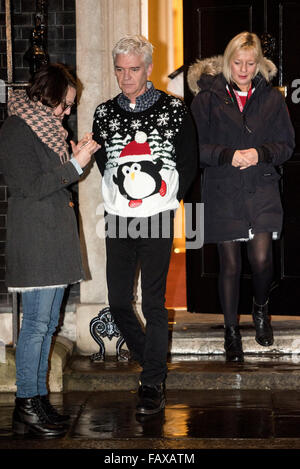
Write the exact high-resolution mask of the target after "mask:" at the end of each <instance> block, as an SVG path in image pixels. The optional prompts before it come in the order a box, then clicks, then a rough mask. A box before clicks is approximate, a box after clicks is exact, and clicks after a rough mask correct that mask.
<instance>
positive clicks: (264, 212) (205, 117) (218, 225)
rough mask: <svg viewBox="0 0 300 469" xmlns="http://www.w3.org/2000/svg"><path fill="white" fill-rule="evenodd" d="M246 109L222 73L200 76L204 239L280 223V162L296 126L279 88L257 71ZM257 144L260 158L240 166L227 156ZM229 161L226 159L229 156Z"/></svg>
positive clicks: (244, 234)
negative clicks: (230, 92) (230, 88)
mask: <svg viewBox="0 0 300 469" xmlns="http://www.w3.org/2000/svg"><path fill="white" fill-rule="evenodd" d="M254 84H255V91H254V93H253V95H252V96H251V97H250V99H249V100H248V101H247V103H246V105H245V107H244V110H243V112H240V110H239V108H238V106H237V103H236V102H234V101H232V100H231V98H230V95H229V94H228V92H227V91H226V80H225V78H224V76H223V74H221V73H218V74H216V75H215V76H213V75H205V74H204V75H202V76H201V79H200V81H198V86H199V88H200V92H199V93H198V94H197V96H196V97H195V98H194V100H193V102H192V107H191V108H192V113H193V115H194V119H195V122H196V125H197V129H198V137H199V151H200V164H201V167H203V168H205V169H204V179H203V189H202V195H203V200H202V201H203V202H204V216H205V219H204V233H205V234H204V237H205V242H206V243H210V242H213V243H215V242H221V241H228V240H235V239H241V238H246V239H248V238H249V229H251V230H252V233H259V232H275V233H277V234H278V236H279V235H280V232H281V228H282V206H281V201H280V193H279V184H278V181H279V179H280V176H279V174H278V171H277V170H276V166H279V165H281V164H282V163H284V162H285V161H286V160H287V159H289V158H290V157H291V155H292V152H293V148H294V130H293V127H292V125H291V121H290V118H289V114H288V110H287V106H286V104H285V101H284V98H283V96H282V95H281V93H280V92H279V91H278V90H277V89H275V88H273V87H272V86H271V85H269V84H268V83H267V82H266V80H265V79H264V78H263V77H262V76H261V75H258V76H257V77H256V78H255V83H254ZM248 148H256V149H257V150H258V152H259V155H260V161H259V163H258V164H257V165H256V166H251V167H249V168H247V169H244V170H240V169H239V168H235V167H233V166H232V164H231V163H230V162H228V163H226V158H224V155H226V154H228V153H229V154H230V153H231V155H232V154H233V152H234V151H235V150H242V149H248ZM227 161H228V160H227Z"/></svg>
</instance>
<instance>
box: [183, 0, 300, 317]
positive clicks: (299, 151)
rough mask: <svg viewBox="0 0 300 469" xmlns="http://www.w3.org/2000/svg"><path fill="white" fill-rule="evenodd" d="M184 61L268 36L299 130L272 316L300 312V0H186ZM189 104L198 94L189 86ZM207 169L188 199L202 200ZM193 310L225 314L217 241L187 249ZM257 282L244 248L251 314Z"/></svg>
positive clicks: (286, 186)
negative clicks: (241, 37)
mask: <svg viewBox="0 0 300 469" xmlns="http://www.w3.org/2000/svg"><path fill="white" fill-rule="evenodd" d="M183 12H184V61H185V66H186V68H187V67H188V66H189V65H190V64H192V63H193V62H194V61H195V60H196V59H197V58H205V57H211V56H213V55H218V54H223V52H224V49H225V47H226V45H227V43H228V41H229V40H230V39H231V38H232V37H233V36H235V35H236V34H238V33H240V32H242V31H252V32H254V33H256V34H257V35H258V36H259V37H261V39H262V43H263V48H264V53H265V55H266V56H267V57H268V58H270V59H271V60H272V61H273V62H274V63H275V64H276V66H277V67H278V74H277V77H276V79H275V80H274V81H273V85H274V86H280V87H281V90H282V92H283V93H285V96H286V103H287V106H288V108H289V112H290V115H291V119H292V122H293V125H294V128H295V132H296V148H295V151H294V154H293V157H292V158H291V159H290V160H289V161H288V162H286V163H285V164H284V165H283V167H281V168H279V171H280V172H281V174H282V178H281V182H280V184H281V195H282V203H283V208H284V226H283V233H282V237H281V239H280V240H279V241H276V242H274V267H275V276H274V283H273V287H272V294H271V298H270V310H271V312H272V314H282V315H297V314H300V41H299V40H298V37H297V36H298V30H299V24H300V2H298V1H285V0H264V1H263V0H239V1H238V2H236V1H234V0H233V1H232V0H211V1H210V0H185V1H183ZM185 97H186V102H187V104H190V102H191V100H192V94H191V92H190V91H189V90H188V88H187V86H186V88H185ZM200 194H201V173H200V172H199V175H198V178H197V181H196V183H195V184H194V186H193V187H192V189H191V191H190V193H189V194H188V198H187V201H193V202H199V201H200V199H201V197H200ZM186 256H187V259H186V264H187V267H186V268H187V308H188V311H190V312H200V313H218V312H221V309H220V304H219V300H218V291H217V277H218V270H219V264H218V254H217V250H216V246H215V245H205V246H204V247H203V248H202V249H199V250H192V249H189V250H187V253H186ZM251 306H252V283H251V275H250V268H249V264H248V262H247V257H246V253H245V247H243V273H242V279H241V295H240V308H239V309H240V313H247V314H249V313H250V312H251Z"/></svg>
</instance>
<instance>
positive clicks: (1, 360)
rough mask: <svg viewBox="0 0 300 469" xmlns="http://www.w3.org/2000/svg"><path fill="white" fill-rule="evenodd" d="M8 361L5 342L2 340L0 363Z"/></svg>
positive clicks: (0, 344) (0, 342)
mask: <svg viewBox="0 0 300 469" xmlns="http://www.w3.org/2000/svg"><path fill="white" fill-rule="evenodd" d="M5 362H6V349H5V343H4V342H2V340H0V363H5Z"/></svg>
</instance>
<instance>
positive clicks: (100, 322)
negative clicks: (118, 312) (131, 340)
mask: <svg viewBox="0 0 300 469" xmlns="http://www.w3.org/2000/svg"><path fill="white" fill-rule="evenodd" d="M90 333H91V336H92V337H93V339H94V340H95V341H96V342H97V344H98V345H99V347H100V350H99V352H97V353H94V354H93V355H91V357H90V359H91V361H92V362H102V361H104V360H105V345H104V341H103V339H104V338H106V337H107V338H108V339H109V340H112V338H113V337H118V341H117V344H116V355H117V360H120V361H121V360H124V361H128V360H129V352H128V351H127V350H121V347H122V345H123V344H124V343H125V340H124V338H123V336H122V335H121V332H120V331H119V329H118V327H117V325H116V323H115V321H114V319H113V317H112V315H111V312H110V309H109V307H107V308H104V309H102V310H101V311H100V312H99V314H98V316H96V317H95V318H94V319H92V320H91V322H90Z"/></svg>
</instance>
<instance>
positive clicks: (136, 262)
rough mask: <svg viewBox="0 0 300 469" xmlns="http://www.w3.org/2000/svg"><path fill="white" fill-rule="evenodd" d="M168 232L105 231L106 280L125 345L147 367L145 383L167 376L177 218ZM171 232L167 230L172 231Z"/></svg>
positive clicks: (157, 380)
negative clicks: (136, 303)
mask: <svg viewBox="0 0 300 469" xmlns="http://www.w3.org/2000/svg"><path fill="white" fill-rule="evenodd" d="M169 223H170V229H169V236H166V235H165V233H164V234H162V233H160V235H159V237H158V238H153V237H138V238H136V239H135V238H132V237H129V236H127V237H124V238H120V237H109V236H106V254H107V285H108V300H109V305H110V311H111V314H112V316H113V318H114V320H115V322H116V324H117V326H118V328H119V329H120V331H121V333H122V335H123V337H124V339H125V341H126V344H127V346H128V348H129V350H130V352H131V354H132V357H133V358H134V359H135V360H137V361H138V362H139V363H140V365H141V366H142V368H143V370H142V373H141V377H140V380H141V383H142V384H144V385H154V384H159V383H162V382H163V381H164V380H165V378H166V375H167V353H168V312H167V310H166V308H165V292H166V281H167V274H168V269H169V263H170V255H171V248H172V243H173V217H170V222H169ZM167 231H168V230H167ZM138 266H140V269H141V290H142V312H143V315H144V317H145V319H146V326H145V331H144V328H143V325H142V324H141V322H140V320H139V319H138V318H137V316H136V314H135V313H134V309H133V299H134V298H133V295H134V286H135V281H136V272H137V267H138Z"/></svg>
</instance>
